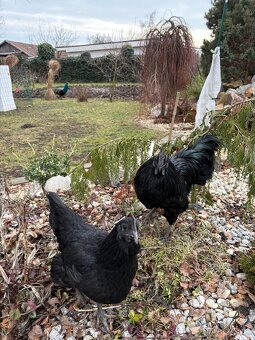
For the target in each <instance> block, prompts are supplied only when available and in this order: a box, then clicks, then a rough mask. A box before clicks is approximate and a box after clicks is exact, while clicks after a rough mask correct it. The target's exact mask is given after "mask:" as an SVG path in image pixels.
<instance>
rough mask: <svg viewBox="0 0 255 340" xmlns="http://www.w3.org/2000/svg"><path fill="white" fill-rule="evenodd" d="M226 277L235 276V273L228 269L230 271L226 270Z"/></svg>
mask: <svg viewBox="0 0 255 340" xmlns="http://www.w3.org/2000/svg"><path fill="white" fill-rule="evenodd" d="M226 275H227V276H234V273H233V272H232V270H231V269H229V268H228V269H227V270H226Z"/></svg>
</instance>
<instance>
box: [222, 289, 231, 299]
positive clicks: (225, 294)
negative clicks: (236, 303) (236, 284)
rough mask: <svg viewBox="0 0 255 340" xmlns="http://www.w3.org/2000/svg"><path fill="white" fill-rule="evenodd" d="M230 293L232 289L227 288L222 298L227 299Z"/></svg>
mask: <svg viewBox="0 0 255 340" xmlns="http://www.w3.org/2000/svg"><path fill="white" fill-rule="evenodd" d="M230 294H231V292H230V290H229V289H225V291H224V292H223V294H222V298H223V299H227V298H228V297H229V295H230Z"/></svg>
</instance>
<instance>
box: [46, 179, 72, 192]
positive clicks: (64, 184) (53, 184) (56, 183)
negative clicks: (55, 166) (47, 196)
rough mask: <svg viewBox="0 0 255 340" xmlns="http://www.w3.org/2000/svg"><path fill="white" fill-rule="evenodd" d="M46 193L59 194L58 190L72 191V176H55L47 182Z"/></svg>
mask: <svg viewBox="0 0 255 340" xmlns="http://www.w3.org/2000/svg"><path fill="white" fill-rule="evenodd" d="M44 188H45V190H46V191H48V192H49V191H53V192H57V191H58V190H61V191H67V190H70V189H71V177H70V176H65V177H64V176H59V175H58V176H53V177H51V178H50V179H48V180H47V182H46V184H45V187H44Z"/></svg>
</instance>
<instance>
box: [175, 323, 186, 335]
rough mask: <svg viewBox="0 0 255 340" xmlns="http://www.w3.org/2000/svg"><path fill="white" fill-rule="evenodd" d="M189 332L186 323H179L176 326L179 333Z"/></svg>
mask: <svg viewBox="0 0 255 340" xmlns="http://www.w3.org/2000/svg"><path fill="white" fill-rule="evenodd" d="M186 332H187V330H186V325H185V323H179V324H178V325H177V326H176V333H177V334H178V335H184V334H185V333H186Z"/></svg>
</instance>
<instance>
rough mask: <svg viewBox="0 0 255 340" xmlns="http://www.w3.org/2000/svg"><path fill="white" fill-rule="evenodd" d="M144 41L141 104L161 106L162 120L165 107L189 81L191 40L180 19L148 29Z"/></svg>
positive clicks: (192, 53) (193, 57) (164, 22)
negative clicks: (144, 102)
mask: <svg viewBox="0 0 255 340" xmlns="http://www.w3.org/2000/svg"><path fill="white" fill-rule="evenodd" d="M146 40H147V44H146V46H145V49H144V54H143V65H142V72H141V80H142V82H143V84H144V100H145V101H146V102H149V103H151V104H154V105H155V104H158V103H160V105H161V114H160V116H161V117H163V116H165V114H166V105H167V104H169V103H170V102H171V101H173V100H174V98H176V102H178V97H179V94H178V91H180V90H182V89H184V88H185V87H186V85H187V84H188V82H189V81H190V78H191V70H192V68H193V66H194V63H195V51H194V48H193V42H192V37H191V34H190V32H189V29H188V28H187V26H186V25H185V24H184V22H183V20H182V19H181V18H178V17H171V18H170V19H168V20H164V21H163V22H160V23H159V24H158V25H157V26H156V27H155V28H153V29H151V30H150V31H149V32H148V34H147V36H146ZM175 106H177V105H175ZM173 116H174V113H173Z"/></svg>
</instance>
